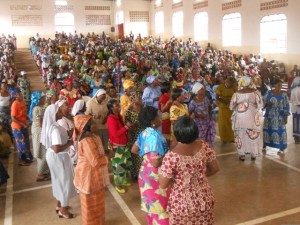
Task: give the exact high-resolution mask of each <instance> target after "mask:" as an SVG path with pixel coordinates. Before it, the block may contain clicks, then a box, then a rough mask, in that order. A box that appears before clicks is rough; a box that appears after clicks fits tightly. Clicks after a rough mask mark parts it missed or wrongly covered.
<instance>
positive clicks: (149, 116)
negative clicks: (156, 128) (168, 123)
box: [139, 106, 157, 127]
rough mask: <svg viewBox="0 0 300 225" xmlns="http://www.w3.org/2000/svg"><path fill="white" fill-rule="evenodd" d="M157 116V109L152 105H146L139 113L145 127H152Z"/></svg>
mask: <svg viewBox="0 0 300 225" xmlns="http://www.w3.org/2000/svg"><path fill="white" fill-rule="evenodd" d="M156 116H157V109H156V108H154V107H152V106H146V107H144V108H142V109H141V111H140V113H139V121H140V123H141V124H142V126H144V127H151V124H152V121H153V120H154V119H155V118H156Z"/></svg>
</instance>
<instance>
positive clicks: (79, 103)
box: [72, 99, 85, 116]
mask: <svg viewBox="0 0 300 225" xmlns="http://www.w3.org/2000/svg"><path fill="white" fill-rule="evenodd" d="M84 104H85V102H84V101H83V100H82V99H79V100H77V101H76V102H75V104H74V106H73V109H72V115H73V116H76V115H77V113H78V112H79V111H80V110H82V108H83V106H84Z"/></svg>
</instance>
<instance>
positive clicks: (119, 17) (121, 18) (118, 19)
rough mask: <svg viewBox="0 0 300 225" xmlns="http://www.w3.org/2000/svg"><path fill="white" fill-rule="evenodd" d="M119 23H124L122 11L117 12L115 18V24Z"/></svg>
mask: <svg viewBox="0 0 300 225" xmlns="http://www.w3.org/2000/svg"><path fill="white" fill-rule="evenodd" d="M121 23H124V12H123V11H119V12H117V16H116V24H121Z"/></svg>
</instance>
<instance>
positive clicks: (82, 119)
mask: <svg viewBox="0 0 300 225" xmlns="http://www.w3.org/2000/svg"><path fill="white" fill-rule="evenodd" d="M91 118H92V116H91V115H77V116H75V117H74V133H73V140H74V141H78V137H79V135H81V134H82V132H83V128H84V127H85V125H86V124H87V123H88V122H89V120H90V119H91Z"/></svg>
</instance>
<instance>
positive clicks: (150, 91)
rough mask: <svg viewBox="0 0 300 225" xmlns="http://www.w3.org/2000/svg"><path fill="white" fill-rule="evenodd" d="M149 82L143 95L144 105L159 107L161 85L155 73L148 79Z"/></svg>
mask: <svg viewBox="0 0 300 225" xmlns="http://www.w3.org/2000/svg"><path fill="white" fill-rule="evenodd" d="M146 81H147V83H148V84H149V86H148V87H146V88H145V90H144V92H143V96H142V101H143V105H144V106H153V107H154V108H157V109H158V100H159V97H160V96H161V92H160V87H159V86H158V85H159V83H158V80H157V77H156V76H155V75H150V76H149V77H147V79H146Z"/></svg>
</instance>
